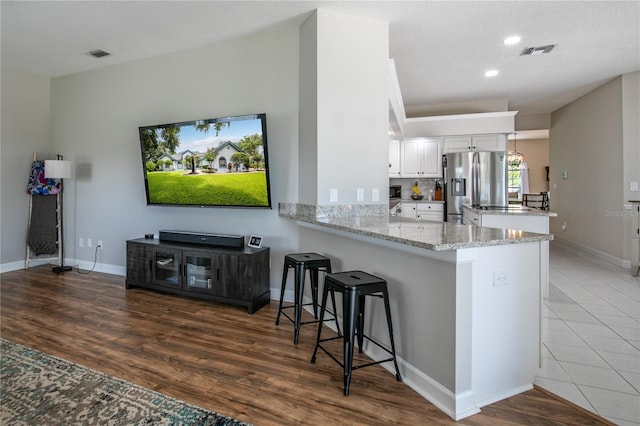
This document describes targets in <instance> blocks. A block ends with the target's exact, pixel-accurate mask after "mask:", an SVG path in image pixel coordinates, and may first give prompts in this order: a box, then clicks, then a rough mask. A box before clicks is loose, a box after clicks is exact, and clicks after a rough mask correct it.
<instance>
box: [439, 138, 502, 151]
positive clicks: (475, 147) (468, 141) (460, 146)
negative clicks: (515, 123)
mask: <svg viewBox="0 0 640 426" xmlns="http://www.w3.org/2000/svg"><path fill="white" fill-rule="evenodd" d="M506 150H507V137H506V135H466V136H450V137H446V138H445V139H444V152H445V153H449V152H469V151H506Z"/></svg>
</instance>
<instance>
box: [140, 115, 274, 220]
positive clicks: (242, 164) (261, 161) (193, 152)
mask: <svg viewBox="0 0 640 426" xmlns="http://www.w3.org/2000/svg"><path fill="white" fill-rule="evenodd" d="M139 133H140V147H141V152H142V165H143V170H144V183H145V189H146V193H147V204H148V205H166V206H197V207H258V208H260V207H262V208H271V193H270V188H269V159H268V155H267V117H266V114H251V115H240V116H234V117H223V118H211V119H207V120H195V121H186V122H181V123H170V124H161V125H155V126H145V127H140V128H139Z"/></svg>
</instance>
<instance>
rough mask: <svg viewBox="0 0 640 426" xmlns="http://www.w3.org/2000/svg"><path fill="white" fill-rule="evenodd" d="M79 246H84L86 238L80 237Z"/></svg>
mask: <svg viewBox="0 0 640 426" xmlns="http://www.w3.org/2000/svg"><path fill="white" fill-rule="evenodd" d="M78 247H84V238H78Z"/></svg>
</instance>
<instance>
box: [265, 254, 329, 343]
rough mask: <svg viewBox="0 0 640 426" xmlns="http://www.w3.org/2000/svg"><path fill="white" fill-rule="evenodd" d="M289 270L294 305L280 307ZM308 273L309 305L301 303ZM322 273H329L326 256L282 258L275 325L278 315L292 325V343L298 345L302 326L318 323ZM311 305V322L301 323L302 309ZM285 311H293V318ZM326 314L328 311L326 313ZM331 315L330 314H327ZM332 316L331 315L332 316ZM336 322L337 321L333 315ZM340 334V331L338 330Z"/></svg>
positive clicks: (290, 256)
mask: <svg viewBox="0 0 640 426" xmlns="http://www.w3.org/2000/svg"><path fill="white" fill-rule="evenodd" d="M289 268H293V269H295V277H294V291H293V292H294V303H293V305H291V306H282V305H283V301H284V292H285V288H286V286H287V275H288V272H289ZM307 270H308V271H309V277H310V281H311V300H312V301H311V303H303V300H304V280H305V276H306V271H307ZM319 271H324V272H327V273H331V259H329V258H328V257H326V256H322V255H321V254H318V253H294V254H287V255H286V256H285V257H284V267H283V270H282V287H281V289H280V304H279V305H278V315H277V317H276V325H278V324H280V315H281V314H282V315H284V316H285V317H287V318H288V319H289V320H290V321H291V322H292V323H293V324H294V332H293V343H294V344H298V338H299V336H300V327H301V326H302V325H304V324H311V323H316V322H318V272H319ZM332 301H333V312H335V311H336V302H335V297H333V298H332ZM309 305H313V316H314V320H313V321H305V322H302V320H301V318H302V308H303V307H304V306H309ZM287 309H293V310H294V313H293V318H292V317H290V316H289V314H288V313H287V312H286V311H285V310H287ZM327 312H328V311H327ZM329 313H330V314H332V313H331V312H329ZM332 315H333V314H332ZM333 317H334V320H335V321H336V326H337V325H338V321H337V319H336V318H335V315H333ZM338 333H339V334H340V329H339V328H338Z"/></svg>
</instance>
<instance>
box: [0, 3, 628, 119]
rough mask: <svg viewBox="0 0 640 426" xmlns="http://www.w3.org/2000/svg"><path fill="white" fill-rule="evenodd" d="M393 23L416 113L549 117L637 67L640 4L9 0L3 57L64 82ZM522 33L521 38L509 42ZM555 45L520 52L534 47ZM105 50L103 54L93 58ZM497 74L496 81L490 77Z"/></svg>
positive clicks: (408, 99)
mask: <svg viewBox="0 0 640 426" xmlns="http://www.w3.org/2000/svg"><path fill="white" fill-rule="evenodd" d="M319 7H323V8H329V9H334V10H337V11H341V12H344V13H349V14H354V15H358V16H363V17H370V18H372V19H378V20H382V21H385V22H388V23H389V32H390V57H391V58H392V59H394V61H395V65H396V69H397V73H398V80H399V83H400V89H401V91H402V97H403V100H404V104H405V109H406V111H407V115H408V116H418V115H438V114H450V113H467V112H486V111H490V110H504V109H509V110H517V111H520V114H539V113H550V112H552V111H554V110H555V109H557V108H559V107H561V106H563V105H565V104H566V103H568V102H570V101H572V100H574V99H576V98H577V97H579V96H581V95H583V94H585V93H587V92H588V91H590V90H592V89H594V88H595V87H597V86H599V85H601V84H603V83H605V82H606V81H608V80H610V79H612V78H614V77H616V76H618V75H621V74H624V73H627V72H631V71H635V70H638V69H640V2H639V1H637V0H636V1H42V2H40V1H6V0H3V1H2V2H1V14H2V15H1V24H2V26H1V35H2V62H3V65H9V66H12V67H14V68H17V69H21V70H24V71H27V72H29V73H32V74H37V75H43V76H48V77H57V76H62V75H66V74H71V73H77V72H81V71H85V70H90V69H95V68H99V67H104V66H108V65H112V64H117V63H123V62H128V61H134V60H137V59H142V58H147V57H151V56H156V55H161V54H164V53H168V52H173V51H178V50H183V49H189V48H193V47H198V46H202V45H206V44H210V43H216V42H220V41H223V40H227V39H230V38H235V37H241V36H243V35H248V34H252V33H255V32H259V31H262V30H265V29H268V28H272V27H274V26H278V25H282V24H283V23H286V22H292V21H294V22H302V20H304V19H305V18H306V17H308V16H309V15H310V13H311V12H312V11H313V10H314V9H315V8H319ZM511 35H519V36H520V37H521V41H520V43H518V44H516V45H513V46H506V45H504V44H503V43H502V41H503V40H504V39H505V38H506V37H507V36H511ZM546 45H555V47H554V48H553V50H551V52H549V53H545V54H538V55H529V56H521V55H520V54H521V52H522V51H523V49H525V48H526V47H540V46H546ZM95 49H104V50H106V51H108V52H110V53H111V55H110V56H106V57H104V58H101V59H96V58H94V57H92V56H89V55H88V54H87V53H88V52H90V51H92V50H95ZM489 69H496V70H498V72H499V73H498V75H497V76H495V77H492V78H487V77H485V76H484V73H485V71H486V70H489Z"/></svg>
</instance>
